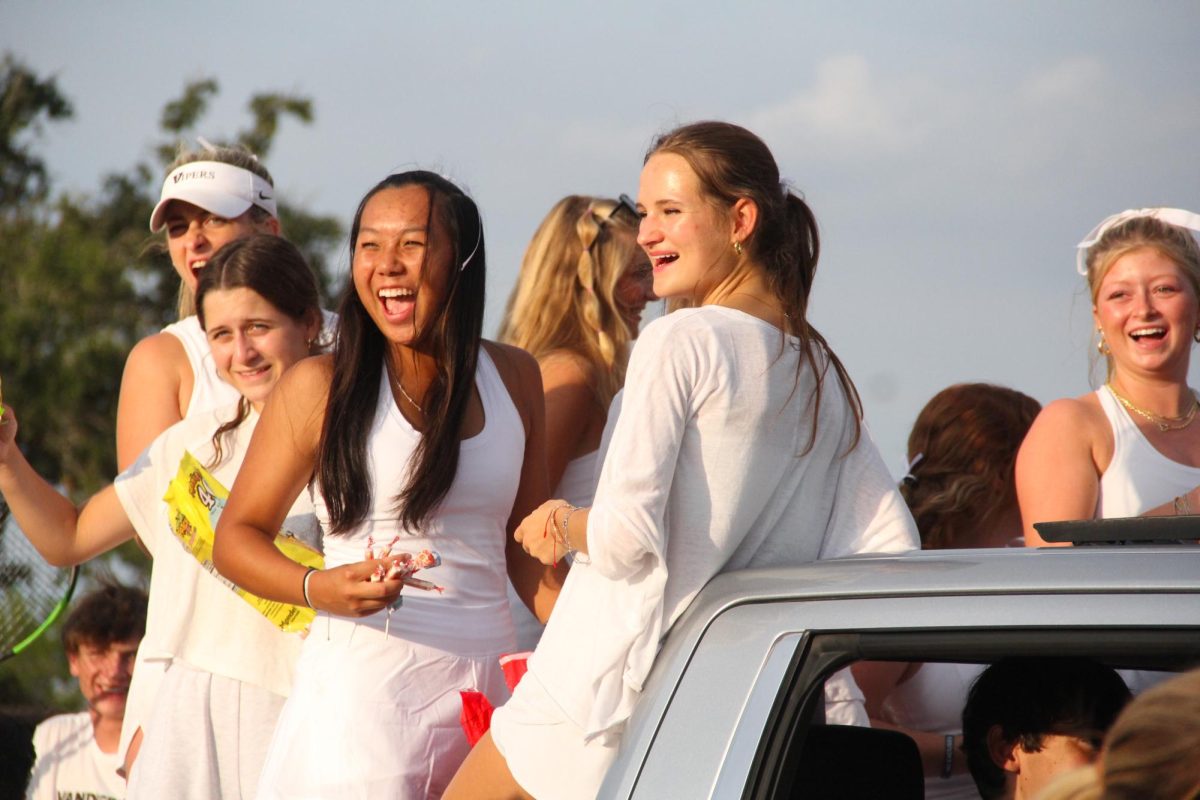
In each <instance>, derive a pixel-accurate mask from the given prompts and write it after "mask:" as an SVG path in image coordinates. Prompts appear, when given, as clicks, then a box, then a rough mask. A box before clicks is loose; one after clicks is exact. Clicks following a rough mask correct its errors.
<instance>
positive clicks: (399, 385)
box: [392, 375, 425, 414]
mask: <svg viewBox="0 0 1200 800" xmlns="http://www.w3.org/2000/svg"><path fill="white" fill-rule="evenodd" d="M392 382H393V383H395V384H396V388H397V389H399V390H400V394H402V395H404V399H405V400H407V401H408V402H410V403H412V405H413V408H415V409H416V410H417V411H418V412H419V413H420V414H424V413H425V409H423V408H421V404H420V403H418V402H417V401H416V400H413V399H412V395H410V394H409V393H408V392H406V391H404V384H403V383H402V382H401V381H400V376H399V375H397V376H395V377H394V378H392Z"/></svg>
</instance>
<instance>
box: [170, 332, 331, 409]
mask: <svg viewBox="0 0 1200 800" xmlns="http://www.w3.org/2000/svg"><path fill="white" fill-rule="evenodd" d="M321 314H322V316H323V318H324V323H323V325H322V327H321V334H320V341H321V342H332V341H333V334H334V332H335V331H336V330H337V320H338V317H337V314H334V313H333V312H332V311H325V310H324V309H322V311H321ZM162 332H163V333H169V334H171V335H172V336H174V337H175V338H176V339H178V340H179V343H180V344H182V345H183V352H184V353H186V354H187V360H188V366H190V367H191V368H192V397H191V399H190V400H188V407H187V413H186V414H184V415H183V416H184V417H190V416H192V414H195V413H197V412H200V411H210V410H212V409H214V408H224V407H225V406H229V405H233V404H235V403H237V401H238V400H241V399H242V396H241V394H239V393H238V390H237V389H235V388H233V386H231V385H230V384H228V383H226V382H225V381H223V380H222V379H221V376H220V375H218V374H217V365H216V363H215V362H214V361H213V354H212V350H210V349H209V347H208V337H207V336H205V335H204V329H203V328H201V327H200V318H199V317H197V316H196V315H195V314H192V315H191V316H190V317H184V318H183V319H181V320H179V321H178V322H172V323H171V324H170V325H168V326H167V327H165V328H163V329H162Z"/></svg>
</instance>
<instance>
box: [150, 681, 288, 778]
mask: <svg viewBox="0 0 1200 800" xmlns="http://www.w3.org/2000/svg"><path fill="white" fill-rule="evenodd" d="M283 703H284V698H282V697H280V696H279V695H277V694H275V693H274V692H269V691H267V690H266V689H263V688H261V687H258V686H252V685H250V684H248V683H243V682H242V681H239V680H235V679H233V678H225V677H222V676H220V675H213V674H212V673H211V672H205V671H203V670H199V669H196V668H194V667H191V666H188V665H187V664H184V663H183V662H181V661H178V660H176V661H172V662H171V664H170V666H168V667H167V670H166V673H165V674H164V675H163V678H162V685H161V687H160V688H159V690H158V693H157V695H156V696H155V702H154V706H153V709H152V710H151V711H150V714H149V716H148V717H147V719H146V721H145V723H144V725H143V728H142V748H141V750H140V751H139V752H138V756H137V760H136V761H134V762H133V769H132V770H130V775H129V786H128V788H127V790H126V797H127V798H128V800H141V799H142V798H146V799H147V800H149V799H150V798H153V800H159V799H160V798H164V797H180V798H189V797H220V798H222V800H240V799H241V798H245V800H252V798H253V797H254V789H255V786H256V785H257V784H258V778H259V773H260V772H261V770H262V765H263V760H264V759H265V758H266V755H267V743H268V742H269V741H270V739H271V733H272V732H273V731H274V730H275V722H276V720H277V719H278V718H279V712H280V710H281V709H282V708H283Z"/></svg>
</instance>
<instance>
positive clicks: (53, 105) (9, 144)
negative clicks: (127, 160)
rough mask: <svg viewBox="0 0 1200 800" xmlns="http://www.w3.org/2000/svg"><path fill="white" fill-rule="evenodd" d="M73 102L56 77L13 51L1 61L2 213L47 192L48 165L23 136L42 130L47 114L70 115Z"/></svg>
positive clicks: (0, 168)
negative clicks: (44, 76) (41, 74)
mask: <svg viewBox="0 0 1200 800" xmlns="http://www.w3.org/2000/svg"><path fill="white" fill-rule="evenodd" d="M72 113H73V112H72V110H71V104H70V103H69V102H67V99H66V98H65V97H63V96H62V95H61V94H60V93H59V91H58V85H57V84H56V83H55V81H54V79H53V78H50V79H48V80H41V79H39V78H38V77H37V76H36V75H34V74H33V73H32V72H30V71H29V69H27V68H26V67H25V66H24V65H22V64H21V63H20V62H18V61H17V60H16V59H14V58H13V57H12V56H11V55H5V56H4V60H3V62H0V213H2V212H4V211H5V210H7V209H11V208H15V207H17V206H19V205H20V204H22V203H25V202H27V201H31V200H32V201H38V200H41V199H42V198H44V197H45V196H46V192H47V190H48V186H47V182H46V165H45V164H43V163H42V160H41V159H40V158H38V157H37V156H35V155H33V154H32V153H31V152H30V150H29V145H28V144H22V140H25V139H28V138H36V137H37V135H39V134H40V133H41V130H42V123H41V118H42V117H43V115H44V116H45V117H46V118H47V119H52V120H53V119H66V118H67V117H70V116H71V114H72Z"/></svg>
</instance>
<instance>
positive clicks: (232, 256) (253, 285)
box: [196, 233, 321, 468]
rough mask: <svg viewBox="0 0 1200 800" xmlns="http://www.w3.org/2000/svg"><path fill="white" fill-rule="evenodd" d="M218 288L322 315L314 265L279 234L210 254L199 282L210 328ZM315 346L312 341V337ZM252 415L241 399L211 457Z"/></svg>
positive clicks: (296, 315)
mask: <svg viewBox="0 0 1200 800" xmlns="http://www.w3.org/2000/svg"><path fill="white" fill-rule="evenodd" d="M215 289H249V290H251V291H252V292H254V293H255V294H257V295H259V296H260V297H262V298H263V299H264V300H266V301H267V302H268V303H270V304H271V305H273V306H275V308H277V309H279V310H280V311H282V312H283V313H284V314H287V315H288V316H289V317H291V318H292V319H294V320H296V321H297V322H307V321H309V320H313V319H316V320H320V319H321V298H320V294H319V292H318V291H317V278H316V276H315V275H313V271H312V268H310V267H309V266H308V262H307V261H305V260H304V256H302V255H300V251H299V250H297V249H296V246H295V245H294V244H292V243H291V242H289V241H287V240H286V239H283V238H281V237H279V236H272V235H271V234H266V233H258V234H254V235H253V236H248V237H246V238H245V239H237V240H236V241H232V242H230V243H229V244H227V245H225V246H224V247H222V248H221V249H220V250H218V251H217V252H216V254H215V255H214V256H213V257H212V258H210V259H209V260H208V265H207V266H205V268H204V269H203V270H202V271H201V273H200V281H199V282H198V283H197V284H196V318H197V319H198V320H199V321H200V329H201V330H203V331H207V330H208V325H207V323H206V321H205V318H204V298H205V297H206V296H207V295H208V293H209V292H211V291H213V290H215ZM310 347H311V343H310ZM248 416H250V401H249V400H247V399H246V398H245V397H243V398H242V399H241V400H240V401H239V402H238V413H237V416H235V417H234V418H233V419H231V420H229V421H228V422H226V423H224V424H223V425H221V427H219V428H217V431H216V433H214V434H213V438H212V443H213V454H214V455H213V460H212V463H210V464H209V467H210V468H211V467H213V466H215V465H217V464H220V463H221V459H222V457H223V447H222V446H221V443H222V440H223V439H224V436H225V434H227V433H229V432H230V431H232V430H234V429H235V428H237V427H238V426H239V425H241V424H242V423H243V422H245V421H246V417H248Z"/></svg>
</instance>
